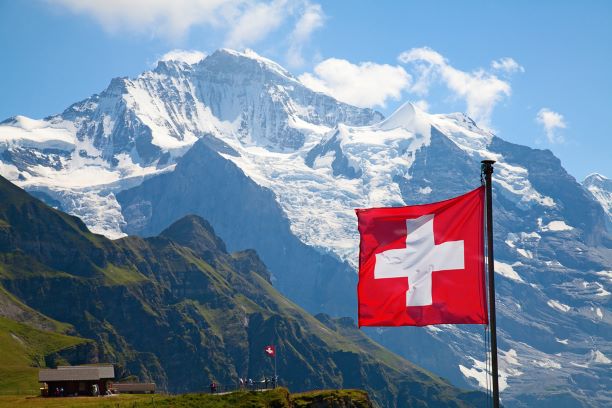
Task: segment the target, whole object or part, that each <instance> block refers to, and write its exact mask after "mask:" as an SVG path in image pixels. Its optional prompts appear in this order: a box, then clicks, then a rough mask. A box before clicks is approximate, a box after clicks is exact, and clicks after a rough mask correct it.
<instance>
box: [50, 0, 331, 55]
mask: <svg viewBox="0 0 612 408" xmlns="http://www.w3.org/2000/svg"><path fill="white" fill-rule="evenodd" d="M47 1H48V2H50V3H52V4H54V5H56V6H59V7H62V8H65V9H67V10H69V11H71V12H73V13H77V14H83V15H86V16H89V17H91V18H93V19H94V20H96V21H97V22H98V23H99V24H100V25H101V26H102V27H103V28H104V29H105V30H107V31H109V32H112V33H116V32H133V33H139V34H146V35H151V36H154V37H162V38H166V39H169V40H173V41H176V40H178V39H181V38H182V37H184V36H185V35H186V34H187V33H188V32H189V30H190V29H191V28H192V27H194V26H207V27H209V28H211V29H213V30H216V31H217V32H219V33H221V35H223V36H224V38H225V40H224V44H225V46H227V47H232V48H243V47H247V46H250V45H253V44H256V43H257V42H259V41H261V40H263V39H264V38H266V37H267V36H268V35H269V34H270V33H272V32H273V31H275V30H278V29H279V28H280V27H281V26H283V25H285V24H294V25H295V27H294V29H293V33H292V34H291V37H292V38H294V41H293V42H292V44H293V43H295V44H297V45H298V49H297V50H296V51H295V52H294V53H297V54H296V55H301V53H300V49H299V47H300V44H303V43H304V42H305V41H307V40H308V37H309V36H310V33H311V32H312V31H313V30H315V29H316V28H318V27H320V26H321V25H322V23H323V18H322V16H323V11H322V9H321V6H320V5H318V4H313V3H310V2H309V0H86V1H83V0H47Z"/></svg>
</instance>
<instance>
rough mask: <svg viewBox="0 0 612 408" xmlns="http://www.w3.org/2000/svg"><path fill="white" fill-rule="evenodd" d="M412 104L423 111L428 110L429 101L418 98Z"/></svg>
mask: <svg viewBox="0 0 612 408" xmlns="http://www.w3.org/2000/svg"><path fill="white" fill-rule="evenodd" d="M414 105H415V106H416V107H417V108H419V109H420V110H422V111H423V112H427V111H429V102H427V101H426V100H425V99H419V100H418V101H416V102H414Z"/></svg>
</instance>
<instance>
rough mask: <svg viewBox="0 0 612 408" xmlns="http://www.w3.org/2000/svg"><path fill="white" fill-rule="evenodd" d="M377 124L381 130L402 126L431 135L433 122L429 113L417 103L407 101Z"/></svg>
mask: <svg viewBox="0 0 612 408" xmlns="http://www.w3.org/2000/svg"><path fill="white" fill-rule="evenodd" d="M376 126H377V127H378V128H379V129H381V130H392V129H396V128H402V129H406V130H409V131H411V132H414V133H420V134H423V135H429V132H430V127H431V123H430V121H429V115H428V114H427V113H425V112H423V111H422V110H421V109H419V108H418V107H417V106H416V105H415V104H413V103H411V102H406V103H404V104H403V105H402V106H400V107H399V108H398V109H397V110H396V111H395V112H393V113H392V114H391V115H390V116H389V117H387V118H386V119H385V120H383V121H382V122H380V123H379V124H378V125H376Z"/></svg>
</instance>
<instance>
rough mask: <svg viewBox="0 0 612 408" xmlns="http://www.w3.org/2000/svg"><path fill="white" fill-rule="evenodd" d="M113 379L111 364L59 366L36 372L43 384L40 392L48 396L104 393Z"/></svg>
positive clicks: (113, 371) (113, 373) (113, 370)
mask: <svg viewBox="0 0 612 408" xmlns="http://www.w3.org/2000/svg"><path fill="white" fill-rule="evenodd" d="M114 379H115V369H114V367H113V366H112V365H101V366H59V367H57V368H55V369H42V370H40V371H39V372H38V381H39V382H40V383H43V384H44V386H43V388H41V391H42V394H43V395H46V396H49V397H66V396H76V395H91V396H94V395H104V394H106V391H107V390H108V389H109V388H110V387H111V385H112V381H113V380H114Z"/></svg>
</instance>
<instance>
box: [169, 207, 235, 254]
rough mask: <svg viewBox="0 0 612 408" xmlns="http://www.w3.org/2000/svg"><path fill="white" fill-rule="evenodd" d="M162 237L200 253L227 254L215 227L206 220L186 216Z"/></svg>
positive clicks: (170, 227)
mask: <svg viewBox="0 0 612 408" xmlns="http://www.w3.org/2000/svg"><path fill="white" fill-rule="evenodd" d="M160 236H162V237H165V238H169V239H171V240H172V241H174V242H176V243H177V244H179V245H182V246H185V247H187V248H191V249H193V250H194V251H196V252H198V253H203V252H205V251H213V252H219V251H220V252H227V249H226V247H225V243H224V242H223V241H222V240H221V238H219V237H218V236H217V235H216V234H215V230H214V229H213V227H212V226H211V225H210V224H209V223H208V221H206V220H205V219H204V218H202V217H200V216H197V215H186V216H184V217H183V218H181V219H179V220H178V221H176V222H174V223H173V224H172V225H170V226H169V227H168V228H166V229H165V230H164V231H163V232H162V233H161V234H160Z"/></svg>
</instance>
